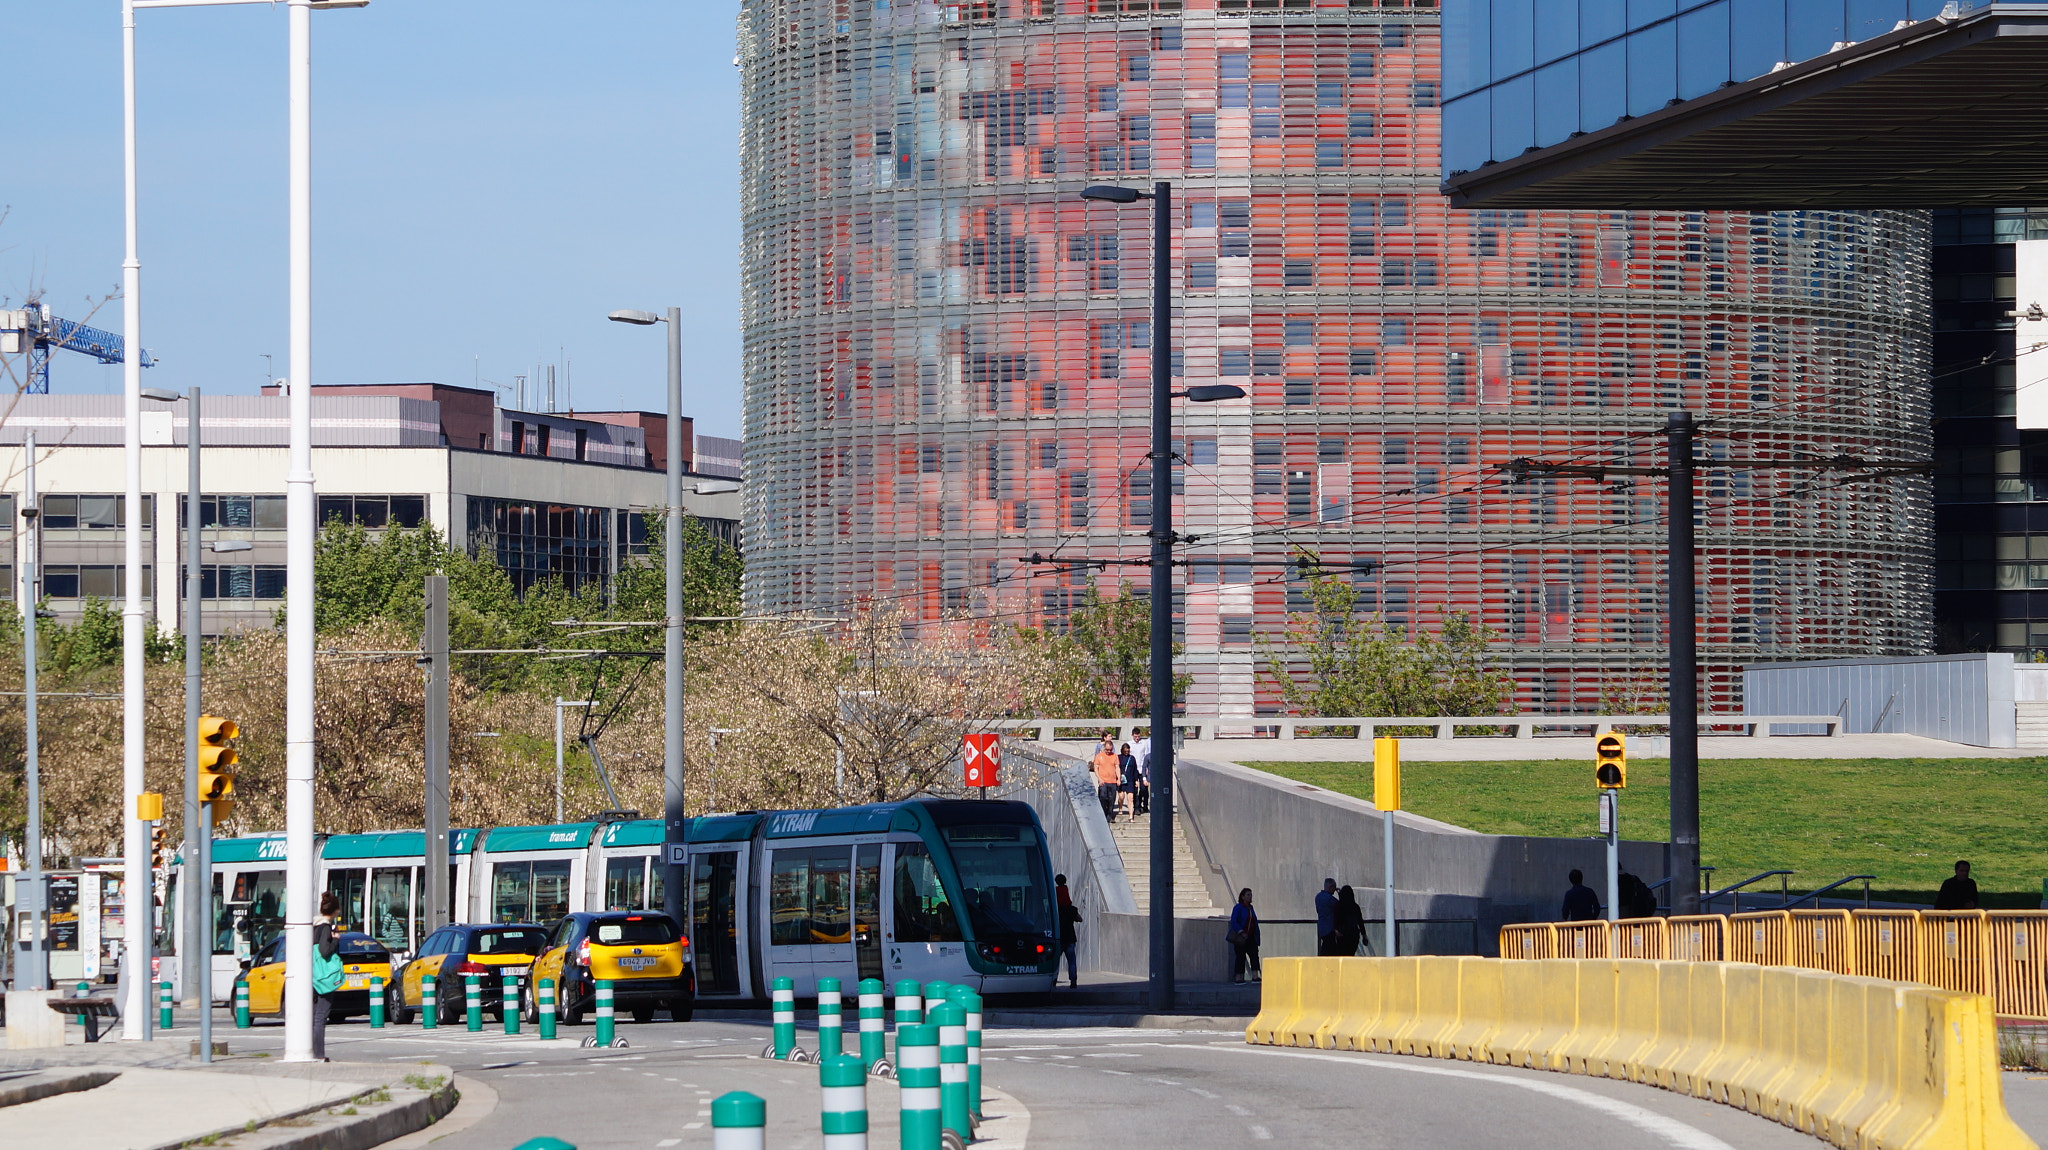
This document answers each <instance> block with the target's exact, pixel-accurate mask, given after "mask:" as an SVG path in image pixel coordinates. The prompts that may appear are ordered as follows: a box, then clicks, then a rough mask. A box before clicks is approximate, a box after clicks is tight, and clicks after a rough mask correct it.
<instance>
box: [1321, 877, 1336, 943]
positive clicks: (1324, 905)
mask: <svg viewBox="0 0 2048 1150" xmlns="http://www.w3.org/2000/svg"><path fill="white" fill-rule="evenodd" d="M1336 952H1337V880H1336V879H1333V878H1326V879H1324V880H1323V889H1322V890H1321V891H1320V892H1318V893H1317V895H1316V954H1317V955H1319V956H1322V957H1325V958H1327V957H1328V956H1330V955H1332V954H1335V953H1336Z"/></svg>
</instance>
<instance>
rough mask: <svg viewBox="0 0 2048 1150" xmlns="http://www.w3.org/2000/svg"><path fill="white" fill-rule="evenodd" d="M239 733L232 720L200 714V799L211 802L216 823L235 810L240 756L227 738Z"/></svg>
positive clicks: (229, 738)
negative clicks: (237, 765) (236, 772)
mask: <svg viewBox="0 0 2048 1150" xmlns="http://www.w3.org/2000/svg"><path fill="white" fill-rule="evenodd" d="M241 733H242V729H241V728H240V727H238V726H236V725H235V721H234V720H233V719H223V718H221V717H220V716H218V715H201V716H199V801H200V802H202V803H210V804H212V805H213V817H214V821H215V822H219V821H220V820H222V819H225V818H227V817H228V815H229V813H231V812H232V811H233V810H234V809H235V803H234V799H235V764H236V763H237V762H239V761H240V760H241V755H239V754H237V753H236V751H235V749H234V748H233V747H230V746H228V741H229V740H231V739H233V738H234V737H235V736H237V735H239V734H241Z"/></svg>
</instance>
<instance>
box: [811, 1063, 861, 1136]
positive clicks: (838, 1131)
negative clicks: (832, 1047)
mask: <svg viewBox="0 0 2048 1150" xmlns="http://www.w3.org/2000/svg"><path fill="white" fill-rule="evenodd" d="M818 1085H820V1086H821V1087H823V1088H824V1095H825V1099H824V1108H823V1115H822V1117H821V1118H820V1121H821V1122H822V1123H823V1129H824V1131H825V1150H868V1068H867V1067H866V1066H865V1065H863V1064H862V1063H861V1060H860V1059H858V1058H855V1057H854V1056H853V1055H851V1054H827V1055H825V1056H824V1057H822V1058H820V1059H818Z"/></svg>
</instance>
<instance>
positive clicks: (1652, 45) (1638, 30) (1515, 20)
mask: <svg viewBox="0 0 2048 1150" xmlns="http://www.w3.org/2000/svg"><path fill="white" fill-rule="evenodd" d="M1945 2H1946V0H1707V2H1705V3H1699V2H1693V3H1687V2H1686V0H1444V5H1443V12H1444V16H1443V19H1444V46H1443V64H1444V84H1443V95H1444V111H1443V115H1444V119H1443V140H1444V143H1443V148H1444V171H1445V172H1447V173H1454V172H1467V171H1471V170H1473V169H1475V168H1478V167H1479V166H1480V165H1482V164H1486V163H1490V162H1496V161H1500V160H1509V159H1513V158H1514V157H1516V156H1519V155H1521V154H1522V153H1523V152H1525V151H1528V150H1529V149H1531V148H1543V147H1549V146H1550V145H1552V144H1557V143H1561V142H1563V141H1564V140H1566V139H1569V138H1571V137H1572V136H1573V135H1576V134H1579V133H1583V132H1596V131H1599V130H1600V129H1602V128H1605V127H1607V126H1609V125H1611V124H1613V123H1615V122H1616V121H1618V120H1621V119H1625V118H1632V117H1636V116H1643V115H1647V114H1649V113H1651V112H1654V111H1656V110H1657V109H1659V108H1663V107H1666V106H1668V105H1670V104H1671V103H1673V102H1676V101H1679V100H1690V99H1692V98H1694V97H1696V96H1704V95H1706V94H1707V93H1709V92H1712V91H1713V90H1715V89H1716V88H1720V87H1723V86H1726V85H1728V84H1734V83H1740V82H1741V81H1743V80H1749V79H1754V78H1755V77H1757V76H1762V75H1765V74H1766V73H1768V72H1770V71H1771V70H1772V69H1774V68H1776V67H1777V66H1778V65H1779V64H1780V63H1786V62H1798V61H1801V60H1810V59H1813V58H1814V57H1816V56H1822V55H1825V54H1827V53H1828V52H1831V51H1833V50H1834V49H1836V48H1837V47H1839V46H1842V45H1845V44H1851V43H1857V42H1860V41H1863V40H1868V39H1870V38H1871V37H1873V36H1880V35H1883V34H1884V33H1886V32H1890V31H1891V30H1892V29H1893V28H1895V27H1897V26H1898V24H1899V22H1900V21H1902V20H1911V21H1918V20H1926V19H1930V18H1932V17H1934V16H1936V15H1939V14H1940V12H1941V10H1942V7H1943V5H1944V3H1945ZM1981 2H1982V0H1979V3H1976V4H1972V3H1967V2H1966V3H1964V4H1963V5H1962V6H1963V7H1964V8H1966V9H1967V8H1972V7H1979V6H1981Z"/></svg>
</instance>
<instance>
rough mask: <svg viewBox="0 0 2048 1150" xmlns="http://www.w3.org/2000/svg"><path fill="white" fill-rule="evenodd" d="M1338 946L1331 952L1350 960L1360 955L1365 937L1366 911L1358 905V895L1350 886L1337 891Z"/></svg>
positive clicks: (1347, 885)
mask: <svg viewBox="0 0 2048 1150" xmlns="http://www.w3.org/2000/svg"><path fill="white" fill-rule="evenodd" d="M1336 926H1337V945H1336V947H1335V948H1334V949H1333V950H1332V951H1331V953H1332V954H1335V955H1337V956H1338V957H1340V958H1350V957H1352V956H1353V955H1355V954H1357V953H1358V943H1359V941H1360V940H1361V939H1363V938H1364V937H1365V911H1364V910H1363V909H1361V908H1360V907H1359V905H1358V894H1357V892H1356V891H1353V890H1352V889H1351V887H1350V884H1348V883H1347V884H1346V885H1344V886H1342V887H1340V888H1338V890H1337V916H1336Z"/></svg>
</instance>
